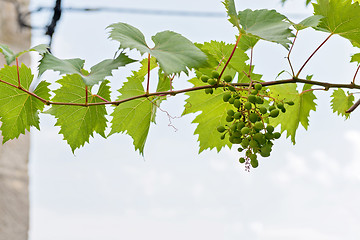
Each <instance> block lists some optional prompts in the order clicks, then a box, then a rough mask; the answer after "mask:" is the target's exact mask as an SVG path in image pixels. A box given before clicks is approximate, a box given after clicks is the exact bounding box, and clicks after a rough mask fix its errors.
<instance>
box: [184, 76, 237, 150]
mask: <svg viewBox="0 0 360 240" xmlns="http://www.w3.org/2000/svg"><path fill="white" fill-rule="evenodd" d="M189 82H190V83H192V84H193V85H194V87H196V86H201V85H203V82H202V81H200V80H199V79H198V78H193V79H190V80H189ZM186 95H188V96H189V98H187V99H186V104H185V110H184V112H183V115H186V114H190V113H198V112H201V113H200V114H198V115H197V116H196V117H195V119H194V120H193V121H192V123H197V124H198V125H197V127H196V130H195V132H194V133H195V134H198V135H199V137H198V141H199V145H200V148H199V153H200V152H202V151H204V150H206V149H210V150H211V149H213V148H216V149H217V151H218V152H219V151H220V150H221V149H222V148H223V147H225V146H228V147H229V148H230V147H231V143H230V142H229V140H228V139H227V138H225V139H224V140H221V139H220V136H221V134H220V133H219V132H218V131H217V130H216V129H217V127H218V126H219V125H223V126H224V125H225V124H227V122H226V116H227V110H229V109H235V108H234V107H233V106H232V105H231V104H229V103H226V102H224V101H223V95H224V91H223V90H222V89H221V88H218V89H214V93H213V94H205V92H204V91H193V92H188V93H186Z"/></svg>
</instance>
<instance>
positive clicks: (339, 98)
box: [331, 88, 355, 119]
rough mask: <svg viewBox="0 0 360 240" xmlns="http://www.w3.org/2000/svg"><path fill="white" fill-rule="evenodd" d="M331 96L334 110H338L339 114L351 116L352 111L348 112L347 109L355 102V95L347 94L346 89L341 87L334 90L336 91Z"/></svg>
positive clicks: (346, 117)
mask: <svg viewBox="0 0 360 240" xmlns="http://www.w3.org/2000/svg"><path fill="white" fill-rule="evenodd" d="M331 97H332V99H331V108H332V109H333V112H334V113H335V112H336V113H337V114H338V115H341V116H343V117H345V119H348V118H349V117H350V113H346V110H348V109H349V108H350V107H351V106H352V105H353V104H354V100H355V97H354V95H353V94H349V93H348V94H345V92H344V90H342V89H341V88H339V89H337V90H334V93H333V94H332V95H331Z"/></svg>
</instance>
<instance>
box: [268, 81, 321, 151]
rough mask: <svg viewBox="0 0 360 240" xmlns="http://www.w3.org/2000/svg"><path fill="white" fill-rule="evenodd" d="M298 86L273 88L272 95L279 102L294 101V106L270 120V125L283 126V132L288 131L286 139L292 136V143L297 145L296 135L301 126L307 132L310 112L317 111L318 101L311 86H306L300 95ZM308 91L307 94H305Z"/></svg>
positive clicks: (287, 85) (271, 89)
mask: <svg viewBox="0 0 360 240" xmlns="http://www.w3.org/2000/svg"><path fill="white" fill-rule="evenodd" d="M296 87H297V85H296V84H285V85H276V86H271V87H269V88H270V91H271V95H272V96H273V97H275V98H276V99H279V100H284V101H293V102H294V105H293V106H287V107H286V112H285V113H281V114H280V115H279V116H278V117H277V118H270V123H271V124H273V125H274V126H277V125H279V124H281V132H284V131H287V135H286V137H289V136H291V141H292V142H293V144H295V134H296V130H297V129H298V127H299V124H300V123H301V125H302V126H303V127H304V128H305V129H306V130H307V129H308V126H309V115H310V111H311V110H313V111H315V110H316V103H315V102H314V100H315V99H316V97H315V95H314V93H313V92H312V91H307V90H309V89H311V85H308V84H305V85H304V87H303V92H302V93H298V91H297V90H296ZM304 91H306V92H304Z"/></svg>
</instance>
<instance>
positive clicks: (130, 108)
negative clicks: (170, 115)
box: [109, 58, 162, 155]
mask: <svg viewBox="0 0 360 240" xmlns="http://www.w3.org/2000/svg"><path fill="white" fill-rule="evenodd" d="M151 59H152V61H150V70H152V69H154V68H155V67H157V64H156V62H155V59H154V58H151ZM141 64H142V65H141V68H140V69H139V71H137V72H136V71H133V73H132V75H131V76H130V77H128V78H127V79H128V81H127V82H125V83H124V85H123V87H122V88H121V89H120V90H119V92H120V93H121V95H120V96H119V97H118V99H117V101H121V100H125V99H128V98H131V97H134V96H139V95H143V94H145V90H144V87H143V85H142V83H143V81H144V79H145V76H146V74H147V73H148V69H147V59H144V60H143V61H142V62H141ZM159 79H160V78H159ZM159 86H160V85H159ZM161 89H162V87H161ZM156 100H157V98H156V97H148V98H146V97H143V98H138V99H134V100H131V101H127V102H123V103H121V104H119V105H118V106H117V107H116V108H115V109H114V112H113V113H112V114H111V116H112V117H113V119H112V121H111V124H112V126H111V132H110V134H109V135H112V134H114V133H126V134H128V135H129V136H131V137H132V139H133V144H134V146H135V150H139V152H140V153H141V154H142V155H144V147H145V142H146V138H147V135H148V133H149V129H150V122H154V121H155V116H154V115H155V112H156V106H155V104H156Z"/></svg>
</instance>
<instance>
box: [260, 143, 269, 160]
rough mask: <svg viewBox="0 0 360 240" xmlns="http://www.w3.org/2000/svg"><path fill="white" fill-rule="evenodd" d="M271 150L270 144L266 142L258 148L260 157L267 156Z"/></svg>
mask: <svg viewBox="0 0 360 240" xmlns="http://www.w3.org/2000/svg"><path fill="white" fill-rule="evenodd" d="M270 152H271V145H269V144H266V145H264V146H263V147H262V148H261V149H260V155H261V156H262V157H269V156H270Z"/></svg>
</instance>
